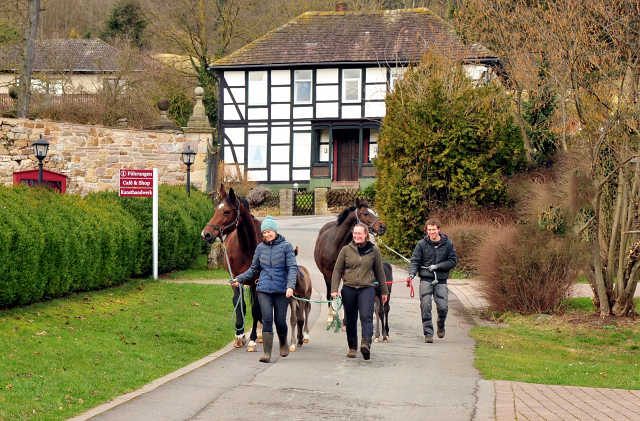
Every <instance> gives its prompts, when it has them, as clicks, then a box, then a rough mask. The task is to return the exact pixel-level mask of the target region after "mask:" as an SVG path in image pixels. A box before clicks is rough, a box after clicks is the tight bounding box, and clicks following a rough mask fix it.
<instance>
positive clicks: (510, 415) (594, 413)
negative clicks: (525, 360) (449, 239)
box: [448, 279, 640, 421]
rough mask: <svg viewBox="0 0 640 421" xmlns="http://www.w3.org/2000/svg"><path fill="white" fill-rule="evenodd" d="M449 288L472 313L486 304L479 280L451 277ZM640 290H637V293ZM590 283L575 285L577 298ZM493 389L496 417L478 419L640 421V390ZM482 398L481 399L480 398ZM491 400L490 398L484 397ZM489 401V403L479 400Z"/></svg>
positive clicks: (497, 384)
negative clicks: (479, 286)
mask: <svg viewBox="0 0 640 421" xmlns="http://www.w3.org/2000/svg"><path fill="white" fill-rule="evenodd" d="M448 284H449V290H450V291H451V292H452V293H453V294H454V295H455V296H456V297H457V298H458V299H459V300H460V302H461V303H462V304H463V305H464V306H465V307H466V308H467V309H469V310H472V312H473V313H475V312H477V311H479V310H482V309H484V308H486V307H487V302H486V300H484V299H483V298H482V297H481V294H480V293H479V291H478V281H475V280H472V279H450V280H449V281H448ZM639 293H640V291H636V296H638V295H639ZM591 294H592V293H591V288H590V287H589V285H587V284H579V285H576V286H575V287H574V289H573V291H572V295H573V296H574V297H588V296H591ZM490 382H491V383H493V388H494V392H495V394H494V396H493V399H494V404H495V413H494V417H487V418H482V419H481V418H479V417H476V418H474V420H475V421H484V420H485V419H494V420H496V421H512V420H513V421H516V420H517V421H520V420H530V421H534V420H535V421H538V420H545V421H555V420H562V421H565V420H566V421H568V420H577V421H587V420H596V421H600V420H608V421H612V420H616V421H617V420H638V421H640V391H638V390H622V389H602V388H593V387H576V386H551V385H543V384H533V383H522V382H509V381H504V380H494V381H490ZM480 399H482V398H479V400H480ZM484 399H489V398H486V397H485V398H484ZM481 404H484V405H486V404H490V402H488V403H487V402H478V404H477V406H480V405H481Z"/></svg>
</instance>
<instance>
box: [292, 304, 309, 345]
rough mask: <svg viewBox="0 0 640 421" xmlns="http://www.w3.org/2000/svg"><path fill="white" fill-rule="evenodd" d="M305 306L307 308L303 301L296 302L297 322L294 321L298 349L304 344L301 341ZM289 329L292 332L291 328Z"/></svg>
mask: <svg viewBox="0 0 640 421" xmlns="http://www.w3.org/2000/svg"><path fill="white" fill-rule="evenodd" d="M306 306H307V303H306V302H304V301H300V302H298V308H297V311H296V312H297V313H298V315H297V319H298V320H297V321H296V322H297V330H298V332H297V334H298V348H299V347H301V346H302V344H303V343H304V342H303V340H302V339H303V336H302V335H303V333H302V329H303V327H304V309H305V307H306ZM291 328H292V330H293V326H292V327H291Z"/></svg>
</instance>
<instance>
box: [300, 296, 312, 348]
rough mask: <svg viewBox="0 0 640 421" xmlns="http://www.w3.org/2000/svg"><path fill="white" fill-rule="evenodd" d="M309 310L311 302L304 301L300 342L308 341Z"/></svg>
mask: <svg viewBox="0 0 640 421" xmlns="http://www.w3.org/2000/svg"><path fill="white" fill-rule="evenodd" d="M310 312H311V303H306V306H305V307H304V333H303V335H302V338H303V339H302V342H304V343H305V344H308V343H309V313H310Z"/></svg>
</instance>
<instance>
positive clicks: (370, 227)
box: [355, 208, 380, 232]
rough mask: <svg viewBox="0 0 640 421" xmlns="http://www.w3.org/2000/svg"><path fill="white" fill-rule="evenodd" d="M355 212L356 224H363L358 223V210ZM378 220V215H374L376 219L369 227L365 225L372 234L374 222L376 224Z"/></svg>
mask: <svg viewBox="0 0 640 421" xmlns="http://www.w3.org/2000/svg"><path fill="white" fill-rule="evenodd" d="M355 212H356V223H357V224H364V225H367V224H365V223H364V222H362V221H360V218H358V208H356V210H355ZM379 220H380V218H378V215H376V219H375V220H374V221H373V222H372V223H371V225H367V228H369V229H370V230H371V231H372V232H373V226H374V225H375V224H376V222H378V221H379Z"/></svg>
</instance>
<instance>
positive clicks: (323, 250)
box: [313, 199, 387, 324]
mask: <svg viewBox="0 0 640 421" xmlns="http://www.w3.org/2000/svg"><path fill="white" fill-rule="evenodd" d="M358 222H362V223H363V224H365V225H367V226H368V227H369V230H371V231H373V232H374V233H376V234H377V235H383V234H384V233H385V232H386V231H387V227H386V226H385V225H384V224H383V223H382V220H381V219H380V218H378V215H376V213H375V212H374V211H373V210H371V209H370V208H369V204H368V203H367V202H366V201H364V200H362V201H361V200H360V199H356V205H355V206H352V207H350V208H346V209H344V210H343V211H342V212H341V213H340V215H338V218H337V220H336V221H334V222H328V223H327V224H325V225H324V226H323V227H322V228H321V229H320V233H319V234H318V239H317V240H316V248H315V250H314V252H313V257H314V258H315V260H316V265H317V266H318V269H319V270H320V273H322V276H324V282H325V284H326V285H327V301H330V300H331V275H332V274H333V267H334V266H335V264H336V260H338V254H340V250H342V247H344V246H346V245H347V244H349V243H350V242H351V240H352V239H353V236H352V235H351V229H353V227H354V225H355V224H357V223H358ZM328 311H329V313H328V320H327V324H331V322H332V320H333V310H332V309H331V305H329V310H328Z"/></svg>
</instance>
